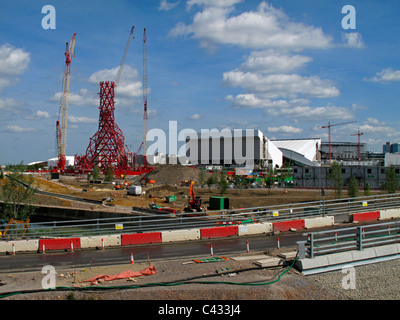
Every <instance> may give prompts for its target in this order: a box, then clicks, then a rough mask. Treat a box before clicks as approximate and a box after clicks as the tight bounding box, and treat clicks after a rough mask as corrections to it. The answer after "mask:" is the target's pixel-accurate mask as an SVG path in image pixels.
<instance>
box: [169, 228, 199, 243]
mask: <svg viewBox="0 0 400 320" xmlns="http://www.w3.org/2000/svg"><path fill="white" fill-rule="evenodd" d="M199 239H200V229H187V230H171V231H161V242H174V241H186V240H199Z"/></svg>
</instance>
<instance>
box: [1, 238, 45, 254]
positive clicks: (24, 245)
mask: <svg viewBox="0 0 400 320" xmlns="http://www.w3.org/2000/svg"><path fill="white" fill-rule="evenodd" d="M13 244H14V249H15V252H18V251H19V252H21V251H37V250H38V245H39V240H15V241H0V252H3V253H5V252H10V253H12V250H13V248H12V245H13Z"/></svg>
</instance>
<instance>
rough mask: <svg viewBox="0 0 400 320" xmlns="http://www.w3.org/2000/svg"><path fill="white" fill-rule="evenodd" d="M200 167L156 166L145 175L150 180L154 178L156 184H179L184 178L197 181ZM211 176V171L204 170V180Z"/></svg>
mask: <svg viewBox="0 0 400 320" xmlns="http://www.w3.org/2000/svg"><path fill="white" fill-rule="evenodd" d="M200 172H201V170H200V169H197V168H193V167H185V166H181V165H164V166H159V167H156V169H154V170H153V171H151V172H149V173H148V174H147V175H146V176H147V178H148V179H150V180H155V181H156V184H169V185H172V186H175V185H177V186H180V185H181V183H182V182H184V181H186V180H193V181H194V182H196V183H198V182H199V173H200ZM209 176H211V173H209V172H204V177H205V180H206V179H208V177H209Z"/></svg>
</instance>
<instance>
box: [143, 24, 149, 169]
mask: <svg viewBox="0 0 400 320" xmlns="http://www.w3.org/2000/svg"><path fill="white" fill-rule="evenodd" d="M143 101H144V113H143V166H144V167H147V155H146V153H147V141H146V137H147V130H148V115H147V34H146V28H144V32H143Z"/></svg>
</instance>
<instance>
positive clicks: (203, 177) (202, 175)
mask: <svg viewBox="0 0 400 320" xmlns="http://www.w3.org/2000/svg"><path fill="white" fill-rule="evenodd" d="M197 178H198V179H199V184H200V186H202V187H203V185H204V184H205V183H206V173H205V172H204V171H203V170H201V169H200V171H199V175H198V177H197Z"/></svg>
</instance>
